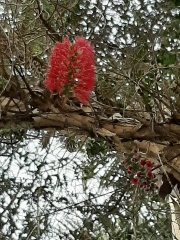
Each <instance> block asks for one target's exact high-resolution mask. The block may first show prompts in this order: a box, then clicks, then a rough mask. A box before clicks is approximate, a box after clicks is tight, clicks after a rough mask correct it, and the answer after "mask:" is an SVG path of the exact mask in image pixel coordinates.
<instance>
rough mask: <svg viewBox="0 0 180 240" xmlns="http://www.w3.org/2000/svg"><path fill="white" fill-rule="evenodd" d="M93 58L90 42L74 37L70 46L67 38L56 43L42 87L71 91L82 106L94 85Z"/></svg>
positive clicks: (58, 90) (56, 90) (51, 89)
mask: <svg viewBox="0 0 180 240" xmlns="http://www.w3.org/2000/svg"><path fill="white" fill-rule="evenodd" d="M94 63H95V56H94V53H93V47H92V46H91V44H90V42H89V41H87V40H86V39H84V38H83V37H76V38H75V43H74V44H71V43H70V41H69V39H68V38H65V39H64V41H63V42H62V43H56V44H55V46H54V48H53V50H52V53H51V56H50V61H49V70H48V72H47V76H46V80H45V81H44V85H45V86H46V88H47V89H48V90H50V91H55V92H59V93H60V92H62V91H69V90H71V91H72V92H73V94H74V95H75V97H77V99H78V100H79V101H80V102H82V103H83V104H86V103H87V100H88V99H89V95H90V93H91V91H92V90H93V89H94V84H95V67H94Z"/></svg>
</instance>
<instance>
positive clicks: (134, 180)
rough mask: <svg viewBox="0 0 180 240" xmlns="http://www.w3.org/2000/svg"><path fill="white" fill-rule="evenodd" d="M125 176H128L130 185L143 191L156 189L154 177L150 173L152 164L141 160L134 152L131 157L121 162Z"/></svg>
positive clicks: (144, 159) (143, 159)
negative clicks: (136, 186)
mask: <svg viewBox="0 0 180 240" xmlns="http://www.w3.org/2000/svg"><path fill="white" fill-rule="evenodd" d="M123 165H124V167H125V169H126V172H127V174H128V175H129V176H130V182H131V184H132V185H138V186H139V187H140V188H143V189H144V190H145V191H149V190H151V189H154V188H157V186H156V183H155V182H156V181H157V180H156V178H155V177H156V176H155V174H154V173H152V168H153V167H154V163H153V162H152V161H150V160H148V159H146V158H142V157H141V155H140V154H139V153H137V151H136V150H135V151H134V152H133V156H132V155H131V157H130V158H129V159H127V160H125V161H124V162H123Z"/></svg>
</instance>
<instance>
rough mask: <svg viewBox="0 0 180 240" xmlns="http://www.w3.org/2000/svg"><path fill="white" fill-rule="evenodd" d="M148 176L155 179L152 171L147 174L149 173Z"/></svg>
mask: <svg viewBox="0 0 180 240" xmlns="http://www.w3.org/2000/svg"><path fill="white" fill-rule="evenodd" d="M146 176H147V177H148V178H154V177H155V175H154V174H153V173H152V172H151V171H149V172H147V173H146Z"/></svg>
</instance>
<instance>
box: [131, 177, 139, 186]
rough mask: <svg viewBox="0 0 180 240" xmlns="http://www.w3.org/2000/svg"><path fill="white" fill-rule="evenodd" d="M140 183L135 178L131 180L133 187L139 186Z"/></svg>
mask: <svg viewBox="0 0 180 240" xmlns="http://www.w3.org/2000/svg"><path fill="white" fill-rule="evenodd" d="M138 182H139V178H133V179H131V184H132V185H137V184H138Z"/></svg>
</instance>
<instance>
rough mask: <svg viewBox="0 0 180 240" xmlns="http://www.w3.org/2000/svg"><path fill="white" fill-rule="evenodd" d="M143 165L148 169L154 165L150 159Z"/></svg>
mask: <svg viewBox="0 0 180 240" xmlns="http://www.w3.org/2000/svg"><path fill="white" fill-rule="evenodd" d="M145 166H146V167H147V168H149V169H150V168H153V167H154V163H153V162H151V161H147V162H146V164H145Z"/></svg>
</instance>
